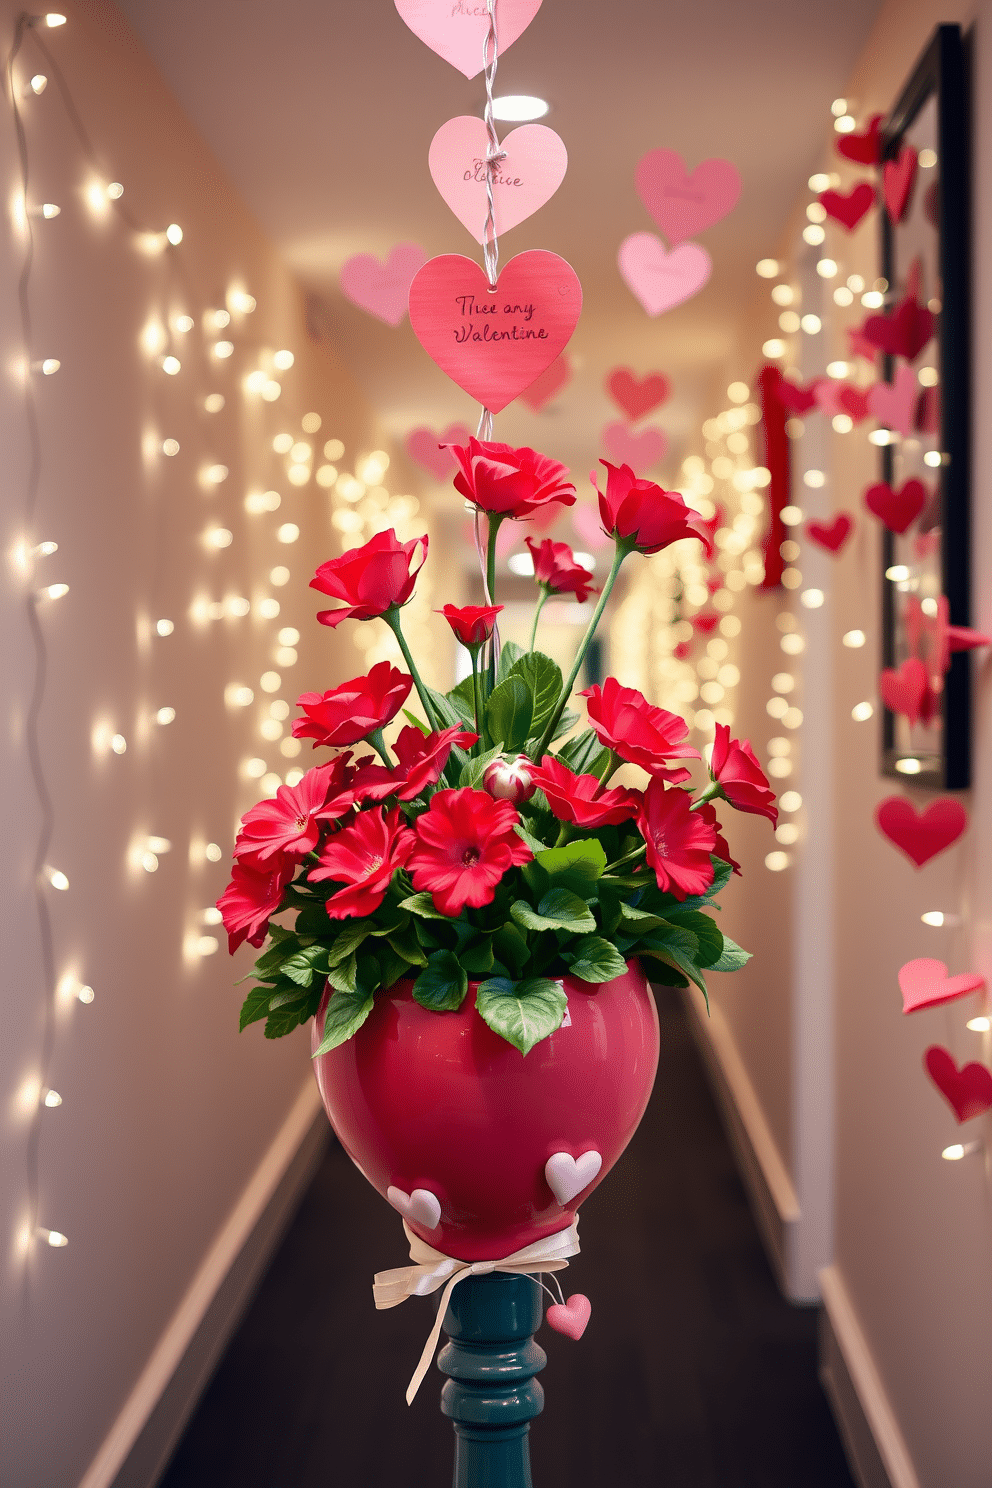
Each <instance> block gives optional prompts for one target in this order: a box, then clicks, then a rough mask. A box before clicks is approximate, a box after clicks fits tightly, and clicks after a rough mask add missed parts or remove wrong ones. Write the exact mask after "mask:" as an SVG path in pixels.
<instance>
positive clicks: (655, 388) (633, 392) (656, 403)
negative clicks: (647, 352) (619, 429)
mask: <svg viewBox="0 0 992 1488" xmlns="http://www.w3.org/2000/svg"><path fill="white" fill-rule="evenodd" d="M606 391H607V392H608V393H609V395H610V397H611V398H612V399H613V401H614V403H615V404H616V405H617V407H618V408H619V410H620V412H621V413H625V414H626V415H627V417H628V418H629V419H631V420H633V421H634V422H635V423H636V421H637V420H638V419H639V418H643V417H644V415H645V414H646V413H651V412H652V411H653V410H654V409H655V408H660V407H661V405H662V403H664V402H665V401H666V399H667V398H668V396H669V394H670V393H671V391H672V385H671V383H670V382H669V380H668V378H667V377H666V376H665V374H664V373H663V372H646V373H645V374H644V376H643V377H638V376H637V374H636V373H635V372H632V371H631V369H630V368H629V367H614V368H613V371H612V372H609V373H607V376H606Z"/></svg>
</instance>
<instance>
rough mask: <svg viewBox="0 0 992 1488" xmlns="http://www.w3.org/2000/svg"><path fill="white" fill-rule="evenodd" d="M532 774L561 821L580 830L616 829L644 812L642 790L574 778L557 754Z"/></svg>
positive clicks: (588, 777)
mask: <svg viewBox="0 0 992 1488" xmlns="http://www.w3.org/2000/svg"><path fill="white" fill-rule="evenodd" d="M531 775H532V776H533V777H534V783H535V785H537V786H538V787H539V788H540V789H541V790H543V792H544V794H545V796H547V798H548V805H549V806H550V807H551V811H552V814H553V815H554V816H556V817H557V818H558V820H559V821H567V822H575V823H576V824H577V825H578V826H580V827H605V826H610V825H613V826H615V825H617V823H619V822H622V821H629V820H630V818H631V817H632V816H636V815H637V813H638V810H639V809H640V805H641V793H640V791H635V790H627V789H626V787H624V786H622V785H617V786H614V787H613V789H612V790H605V789H604V788H603V785H602V783H601V782H600V781H599V780H597V778H596V776H595V775H573V774H572V771H571V770H568V769H566V768H565V766H564V765H560V764H559V763H558V761H557V760H556V759H555V757H554V755H553V754H546V755H545V756H544V758H543V759H542V761H541V763H540V764H539V765H533V766H532V767H531Z"/></svg>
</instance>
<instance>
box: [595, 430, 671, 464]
mask: <svg viewBox="0 0 992 1488" xmlns="http://www.w3.org/2000/svg"><path fill="white" fill-rule="evenodd" d="M603 448H604V449H605V450H606V453H607V454H608V455H609V457H610V459H611V460H613V461H614V463H615V464H617V465H629V466H630V468H631V470H633V471H634V473H635V475H641V474H642V473H643V472H644V471H645V470H650V469H651V467H652V466H653V465H657V464H658V461H659V460H663V459H664V458H665V451H666V450H667V449H668V435H667V434H666V433H665V431H664V430H663V429H654V428H647V429H642V430H641V432H640V433H639V434H635V433H634V431H633V430H632V429H629V428H628V427H627V425H626V424H623V423H621V422H620V421H619V419H617V420H616V421H615V422H614V423H612V424H607V425H606V428H605V429H604V430H603Z"/></svg>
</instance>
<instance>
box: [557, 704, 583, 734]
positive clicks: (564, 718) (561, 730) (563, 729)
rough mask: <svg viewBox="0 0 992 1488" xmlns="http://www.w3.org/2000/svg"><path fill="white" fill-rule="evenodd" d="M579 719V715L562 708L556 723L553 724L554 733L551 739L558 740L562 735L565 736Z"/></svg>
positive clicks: (580, 715) (569, 709)
mask: <svg viewBox="0 0 992 1488" xmlns="http://www.w3.org/2000/svg"><path fill="white" fill-rule="evenodd" d="M581 717H582V714H581V713H574V712H573V711H572V709H571V708H563V709H562V710H561V715H560V717H559V719H558V722H557V723H556V724H555V731H554V733H553V734H552V735H551V737H552V739H560V738H561V737H562V735H563V734H567V733H568V731H569V729H573V728H574V727H575V725H576V724H577V723H578V721H579V719H580V718H581Z"/></svg>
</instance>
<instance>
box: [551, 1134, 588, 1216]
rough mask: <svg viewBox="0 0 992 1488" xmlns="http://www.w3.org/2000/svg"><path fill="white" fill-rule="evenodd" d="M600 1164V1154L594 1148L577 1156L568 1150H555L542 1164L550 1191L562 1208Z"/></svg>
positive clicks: (582, 1186) (578, 1191)
mask: <svg viewBox="0 0 992 1488" xmlns="http://www.w3.org/2000/svg"><path fill="white" fill-rule="evenodd" d="M602 1166H603V1159H602V1156H601V1154H600V1153H598V1152H597V1151H596V1149H595V1148H592V1150H591V1151H589V1152H583V1154H582V1156H581V1157H578V1158H576V1157H573V1156H572V1154H571V1153H570V1152H556V1153H554V1154H553V1155H552V1156H551V1157H549V1158H548V1160H547V1162H546V1163H545V1164H544V1176H545V1178H546V1179H547V1180H548V1187H549V1188H550V1190H551V1192H552V1193H553V1194H554V1196H555V1198H556V1199H557V1200H558V1202H559V1204H561V1205H562V1207H563V1208H564V1206H565V1205H566V1204H567V1203H569V1202H570V1200H572V1199H574V1198H575V1196H576V1194H580V1193H581V1192H582V1190H583V1189H584V1188H587V1187H588V1186H589V1184H590V1183H591V1182H592V1181H593V1179H594V1178H595V1177H596V1174H597V1173H598V1172H599V1170H600V1168H601V1167H602Z"/></svg>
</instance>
